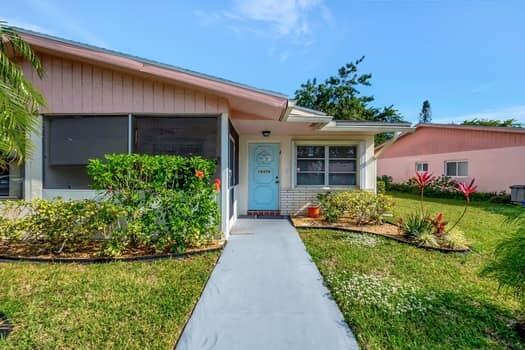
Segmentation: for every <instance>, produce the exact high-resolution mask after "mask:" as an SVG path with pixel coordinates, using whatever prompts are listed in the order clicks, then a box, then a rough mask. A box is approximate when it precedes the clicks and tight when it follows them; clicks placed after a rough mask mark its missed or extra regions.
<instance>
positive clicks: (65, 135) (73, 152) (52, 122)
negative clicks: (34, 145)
mask: <svg viewBox="0 0 525 350" xmlns="http://www.w3.org/2000/svg"><path fill="white" fill-rule="evenodd" d="M47 137H48V152H47V158H48V162H49V164H50V165H86V164H87V163H88V160H89V159H93V158H100V157H102V156H104V155H105V154H108V153H126V152H127V151H128V117H126V116H123V117H109V116H107V117H106V116H104V117H102V116H101V117H55V118H48V119H47Z"/></svg>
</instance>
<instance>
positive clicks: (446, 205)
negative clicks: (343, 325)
mask: <svg viewBox="0 0 525 350" xmlns="http://www.w3.org/2000/svg"><path fill="white" fill-rule="evenodd" d="M395 200H396V209H395V213H394V215H395V216H396V217H399V216H403V215H405V214H407V213H409V212H411V211H413V210H415V209H416V208H418V205H419V204H418V203H419V202H418V200H417V198H416V197H413V196H410V195H402V194H395ZM462 205H463V203H462V202H461V201H458V200H446V199H429V200H427V201H426V208H427V209H428V211H429V212H432V213H437V212H443V213H444V214H445V217H446V218H447V219H448V220H449V221H454V219H455V218H457V217H458V216H459V215H460V213H461V209H462ZM522 210H523V209H522V208H519V207H515V206H511V205H498V204H491V203H474V204H473V205H472V207H471V208H470V209H469V212H467V215H466V217H465V219H464V221H462V222H461V223H460V224H459V225H458V227H459V228H460V229H461V230H463V231H464V232H465V235H466V237H467V238H468V239H469V240H470V242H471V245H472V247H473V249H474V251H473V252H471V253H468V254H458V253H456V254H446V253H441V252H436V251H428V250H424V249H420V248H417V247H414V246H410V245H407V244H402V243H398V242H395V241H392V240H388V239H385V238H379V237H378V238H373V239H370V238H367V240H364V239H360V236H358V235H355V234H353V235H352V234H348V233H345V232H342V231H331V230H302V231H301V232H300V234H301V237H302V238H303V240H304V242H305V244H306V247H307V249H308V251H309V253H310V254H311V256H312V258H313V260H314V261H315V263H316V264H317V266H318V267H319V269H320V271H321V273H322V274H323V276H324V277H325V282H326V283H327V285H328V287H329V288H330V290H331V291H332V295H333V296H334V298H335V299H336V301H337V303H338V305H339V307H340V308H341V310H342V312H343V314H344V316H345V319H346V320H347V322H348V323H349V325H350V326H351V327H352V329H353V331H354V332H355V333H356V336H357V338H358V341H359V343H360V344H361V346H362V347H363V348H365V349H506V348H517V349H525V343H524V342H522V341H521V340H520V338H519V336H518V335H517V333H516V331H515V330H514V328H513V324H514V322H515V319H516V312H517V302H516V300H515V299H514V298H513V296H512V295H509V294H505V293H504V292H503V291H500V290H498V284H497V282H496V281H494V280H491V279H488V278H482V277H480V271H481V269H482V268H483V267H484V266H485V264H486V263H487V261H488V260H489V259H490V257H491V253H492V250H493V248H494V246H495V244H496V243H497V242H498V241H499V240H500V239H501V238H502V237H504V236H507V235H512V234H513V233H514V232H515V230H516V226H515V225H514V224H512V223H511V222H509V218H511V217H513V216H514V215H516V214H517V213H518V212H520V211H522ZM370 241H371V242H370ZM374 242H375V244H374ZM524 254H525V253H524ZM359 293H360V294H359ZM427 298H428V299H427ZM418 305H423V309H421V308H419V307H418ZM403 308H405V309H403ZM406 308H408V309H409V311H405V310H406ZM410 309H412V311H410ZM396 310H397V311H398V313H396V312H395V311H396Z"/></svg>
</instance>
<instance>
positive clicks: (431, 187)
mask: <svg viewBox="0 0 525 350" xmlns="http://www.w3.org/2000/svg"><path fill="white" fill-rule="evenodd" d="M384 178H388V176H386V175H385V176H382V177H381V178H380V179H384ZM390 179H392V178H390ZM378 180H379V178H378ZM457 186H458V182H457V181H455V180H453V179H452V178H450V177H447V176H439V177H436V178H435V179H434V180H432V181H431V182H430V183H429V184H428V186H427V187H426V188H425V196H427V197H433V198H450V199H462V198H463V195H462V194H461V193H460V192H458V191H457ZM386 189H387V191H396V192H404V193H411V194H420V189H419V186H418V184H417V182H416V181H415V180H414V179H413V178H412V179H410V180H408V181H406V182H402V183H392V182H391V181H390V182H386ZM471 200H472V201H490V202H494V203H510V195H509V194H508V193H506V192H505V191H501V192H476V193H473V194H472V196H471Z"/></svg>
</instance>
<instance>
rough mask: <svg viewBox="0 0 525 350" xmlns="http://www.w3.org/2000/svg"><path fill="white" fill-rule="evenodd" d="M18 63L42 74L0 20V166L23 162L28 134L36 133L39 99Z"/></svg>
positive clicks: (28, 147) (38, 64) (37, 62)
mask: <svg viewBox="0 0 525 350" xmlns="http://www.w3.org/2000/svg"><path fill="white" fill-rule="evenodd" d="M20 60H26V61H27V62H29V64H30V65H31V67H32V68H33V69H34V70H35V71H36V72H37V73H38V76H39V77H42V75H43V69H42V64H41V62H40V60H39V59H38V57H37V56H36V54H35V53H34V52H33V50H32V49H31V47H30V46H29V44H28V43H27V42H25V41H24V40H23V39H22V38H21V37H20V35H19V34H18V33H17V31H16V30H15V29H14V28H13V27H10V26H8V25H7V23H6V22H4V21H0V167H2V166H6V162H7V161H8V160H16V161H17V162H18V163H21V162H23V161H24V160H25V159H26V158H27V157H28V156H29V155H30V153H31V143H30V140H29V137H30V136H29V135H30V132H31V131H35V130H36V125H37V119H36V118H35V116H36V114H37V112H38V109H39V108H40V107H41V106H43V105H44V104H45V101H44V98H43V96H42V95H41V94H40V93H39V92H38V91H37V89H36V88H35V87H33V85H32V84H31V83H30V82H29V81H28V80H27V79H26V78H25V77H24V73H23V71H22V67H21V66H20V64H19V62H20Z"/></svg>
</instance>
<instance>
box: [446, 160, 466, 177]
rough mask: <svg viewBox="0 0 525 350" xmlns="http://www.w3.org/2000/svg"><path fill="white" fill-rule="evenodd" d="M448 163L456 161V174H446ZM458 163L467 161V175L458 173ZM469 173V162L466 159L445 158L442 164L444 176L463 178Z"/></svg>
mask: <svg viewBox="0 0 525 350" xmlns="http://www.w3.org/2000/svg"><path fill="white" fill-rule="evenodd" d="M449 163H456V175H448V174H447V168H448V164H449ZM459 163H467V175H458V174H459ZM468 173H469V164H468V160H466V159H459V160H446V161H445V164H444V169H443V174H445V176H446V177H461V178H465V177H468Z"/></svg>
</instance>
